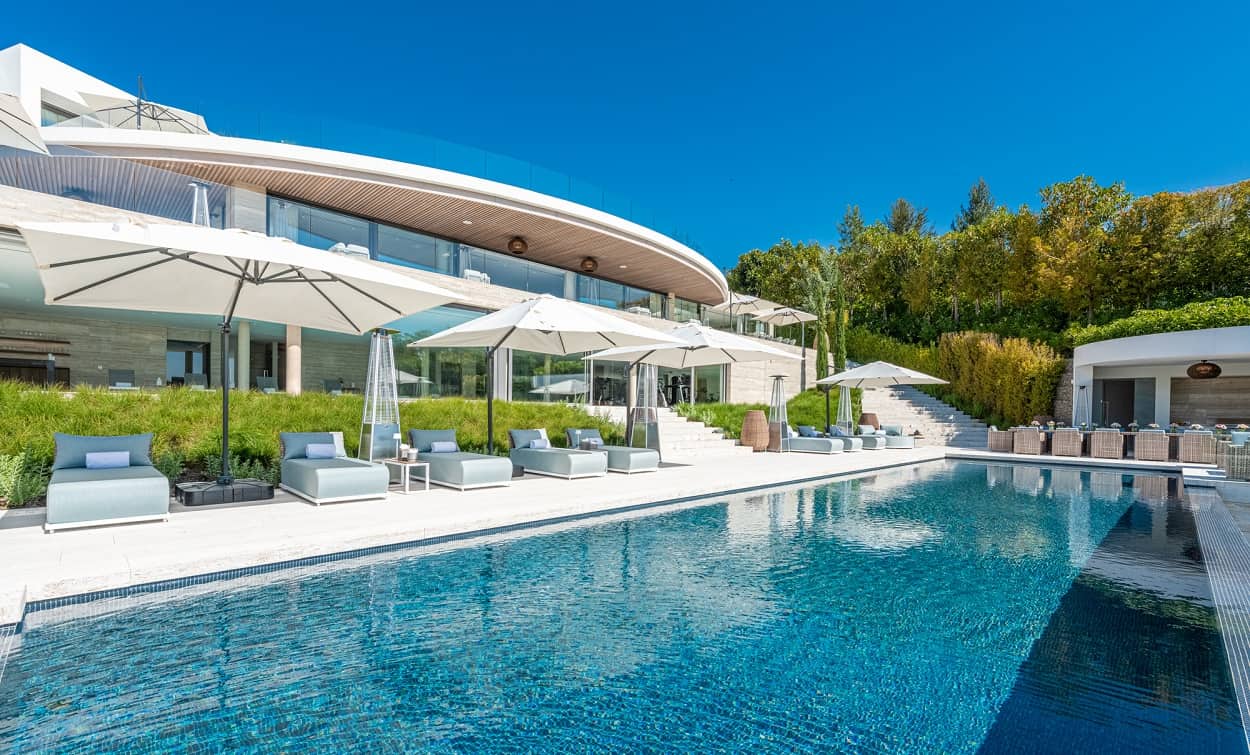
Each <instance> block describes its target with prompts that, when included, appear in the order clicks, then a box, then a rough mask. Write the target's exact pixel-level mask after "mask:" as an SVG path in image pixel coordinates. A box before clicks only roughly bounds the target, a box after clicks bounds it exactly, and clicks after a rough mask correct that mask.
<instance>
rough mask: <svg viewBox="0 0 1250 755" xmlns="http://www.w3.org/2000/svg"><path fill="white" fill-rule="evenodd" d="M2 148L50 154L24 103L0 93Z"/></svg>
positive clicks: (0, 136)
mask: <svg viewBox="0 0 1250 755" xmlns="http://www.w3.org/2000/svg"><path fill="white" fill-rule="evenodd" d="M0 147H12V148H14V149H22V150H27V151H29V152H38V153H40V154H44V155H46V154H48V145H46V144H44V143H43V137H41V136H40V135H39V128H38V127H37V126H35V122H34V121H33V120H32V119H31V117H30V114H29V113H27V112H26V108H25V107H23V106H22V101H21V100H19V99H18V98H17V97H16V96H15V95H12V94H6V93H3V92H0Z"/></svg>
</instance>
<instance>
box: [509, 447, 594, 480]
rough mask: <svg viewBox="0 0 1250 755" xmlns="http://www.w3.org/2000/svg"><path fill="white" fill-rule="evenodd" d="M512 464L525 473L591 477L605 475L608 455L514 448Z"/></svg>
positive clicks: (567, 450) (557, 449)
mask: <svg viewBox="0 0 1250 755" xmlns="http://www.w3.org/2000/svg"><path fill="white" fill-rule="evenodd" d="M509 457H510V458H511V459H512V463H513V464H515V465H516V466H518V467H522V468H524V469H525V470H526V471H527V472H537V473H539V474H549V475H556V476H558V477H592V476H600V475H604V474H607V471H608V455H607V454H606V453H604V452H603V451H602V450H600V451H578V450H574V449H571V448H524V447H521V448H514V449H512V453H510V454H509Z"/></svg>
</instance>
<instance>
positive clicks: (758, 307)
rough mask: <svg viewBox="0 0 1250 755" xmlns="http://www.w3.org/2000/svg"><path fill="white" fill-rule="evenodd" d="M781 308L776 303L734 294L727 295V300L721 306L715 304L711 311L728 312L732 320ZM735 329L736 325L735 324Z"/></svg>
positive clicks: (749, 295) (748, 295)
mask: <svg viewBox="0 0 1250 755" xmlns="http://www.w3.org/2000/svg"><path fill="white" fill-rule="evenodd" d="M779 306H781V305H780V304H777V303H776V302H771V301H769V300H767V299H761V298H760V297H758V296H752V295H751V294H739V293H735V292H732V291H731V292H730V293H729V299H728V300H727V301H725V302H724V303H722V304H717V305H716V306H715V307H712V309H715V310H719V311H722V312H728V313H729V316H730V317H731V318H732V317H733V316H734V315H749V314H752V313H754V312H767V311H769V310H773V309H776V308H777V307H779ZM735 327H737V324H736V323H735Z"/></svg>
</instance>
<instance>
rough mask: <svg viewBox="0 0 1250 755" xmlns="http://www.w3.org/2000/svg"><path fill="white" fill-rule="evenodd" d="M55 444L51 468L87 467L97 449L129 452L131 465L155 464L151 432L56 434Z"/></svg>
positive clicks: (145, 465) (54, 437)
mask: <svg viewBox="0 0 1250 755" xmlns="http://www.w3.org/2000/svg"><path fill="white" fill-rule="evenodd" d="M52 438H53V440H54V442H55V443H56V456H55V458H54V459H53V461H52V470H53V471H56V470H58V469H74V468H80V467H86V466H87V454H88V453H95V452H97V451H126V452H128V453H129V454H130V465H131V466H134V467H148V466H151V465H152V459H151V458H150V456H149V454H150V453H151V449H152V433H143V434H142V435H68V434H66V433H53V434H52Z"/></svg>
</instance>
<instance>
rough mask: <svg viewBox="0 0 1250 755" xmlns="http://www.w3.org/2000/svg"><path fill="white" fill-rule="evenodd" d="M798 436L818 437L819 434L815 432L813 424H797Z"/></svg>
mask: <svg viewBox="0 0 1250 755" xmlns="http://www.w3.org/2000/svg"><path fill="white" fill-rule="evenodd" d="M799 437H800V438H819V437H820V435H818V434H817V433H816V428H815V426H813V425H799Z"/></svg>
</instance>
